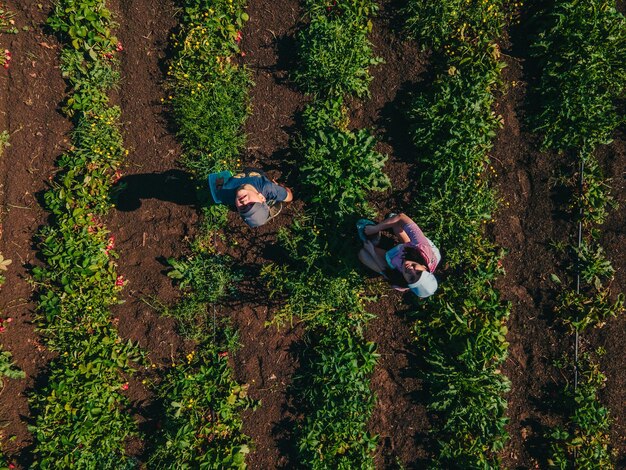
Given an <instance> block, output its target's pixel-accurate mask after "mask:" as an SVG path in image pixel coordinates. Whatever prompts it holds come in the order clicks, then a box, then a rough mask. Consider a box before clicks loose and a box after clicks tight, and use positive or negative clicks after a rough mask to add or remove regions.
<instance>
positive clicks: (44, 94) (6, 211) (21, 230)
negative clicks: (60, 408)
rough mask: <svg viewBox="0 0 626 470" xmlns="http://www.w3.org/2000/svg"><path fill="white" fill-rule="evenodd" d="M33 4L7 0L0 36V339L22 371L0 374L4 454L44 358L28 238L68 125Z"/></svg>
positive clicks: (16, 446) (18, 438) (51, 49)
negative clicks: (9, 29)
mask: <svg viewBox="0 0 626 470" xmlns="http://www.w3.org/2000/svg"><path fill="white" fill-rule="evenodd" d="M40 4H41V2H37V1H34V0H33V1H31V0H24V1H20V2H8V4H7V9H8V10H9V11H12V12H14V13H15V18H14V20H15V23H16V26H17V27H18V28H19V29H20V32H19V33H18V34H16V35H9V34H3V35H1V36H0V44H1V45H2V48H7V49H9V50H10V51H11V53H12V55H13V60H12V62H11V66H10V68H9V69H8V70H4V69H3V70H2V72H1V73H0V94H1V96H0V110H1V111H2V113H1V122H2V128H1V129H0V130H5V129H6V130H8V131H9V133H10V144H11V147H9V148H8V149H6V150H5V151H4V153H3V155H2V156H1V157H0V182H1V183H0V184H1V185H2V186H1V188H0V211H1V212H0V224H2V225H1V230H0V252H1V253H2V254H3V255H4V256H5V258H9V259H11V260H13V263H12V264H11V265H10V266H9V270H8V271H7V273H6V283H5V285H4V286H3V287H2V288H0V312H1V313H2V317H3V318H12V319H13V321H12V322H11V323H8V324H7V325H8V326H7V329H6V331H5V332H3V333H1V336H0V340H1V342H2V345H3V347H4V349H5V350H7V351H10V352H11V353H12V354H13V360H14V361H15V362H16V364H17V365H18V366H19V367H20V368H21V369H22V370H24V372H25V373H26V378H25V379H23V380H11V379H5V380H4V387H3V388H2V394H1V396H0V400H1V403H2V405H1V406H0V422H1V423H2V426H3V429H2V438H1V441H2V450H3V451H5V452H6V453H7V454H9V455H11V454H16V453H18V452H19V451H21V450H22V449H24V448H25V447H26V446H27V445H28V444H29V443H30V435H29V433H28V431H27V424H28V416H29V410H28V402H27V399H26V392H27V391H28V390H30V389H31V388H32V387H36V386H37V385H38V384H37V382H36V380H37V378H38V374H39V373H40V372H41V371H42V370H43V367H44V366H45V364H46V362H47V361H48V360H49V358H50V357H49V354H48V353H47V352H46V350H45V348H43V347H42V346H41V345H40V343H39V338H38V335H37V334H36V333H35V325H34V323H33V321H34V309H35V303H34V302H33V300H32V289H31V286H30V284H29V279H30V274H29V273H30V269H31V268H32V267H33V266H35V265H38V264H40V262H39V260H38V259H37V250H36V248H34V247H33V237H34V234H35V233H36V231H37V229H38V228H39V227H40V226H41V225H42V224H45V223H46V218H47V214H46V213H45V211H44V210H43V208H42V205H41V202H42V201H41V195H42V191H44V190H45V189H46V182H47V179H48V177H50V176H51V175H52V174H53V172H54V162H55V160H56V157H57V156H58V155H59V154H60V153H62V152H63V150H64V149H65V148H66V147H67V145H68V142H69V139H68V137H67V132H68V130H69V129H70V124H69V123H68V122H67V120H66V119H64V118H63V117H62V116H61V115H60V114H59V112H58V107H59V101H60V99H61V98H62V97H63V95H64V90H65V83H64V81H63V79H62V77H61V74H60V71H59V68H58V54H59V47H58V43H57V42H56V41H55V39H54V38H52V37H50V36H48V35H47V34H46V32H45V31H44V26H43V25H44V22H45V19H46V18H47V16H48V13H49V10H50V8H51V6H50V5H49V4H45V5H43V6H41V8H40ZM22 27H28V31H22V30H21V29H22Z"/></svg>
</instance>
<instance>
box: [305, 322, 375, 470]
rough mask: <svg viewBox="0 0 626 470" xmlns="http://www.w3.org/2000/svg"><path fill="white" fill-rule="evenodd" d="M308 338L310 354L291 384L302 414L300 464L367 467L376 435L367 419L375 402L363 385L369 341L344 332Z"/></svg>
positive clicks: (371, 357) (370, 361) (368, 371)
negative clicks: (368, 426)
mask: <svg viewBox="0 0 626 470" xmlns="http://www.w3.org/2000/svg"><path fill="white" fill-rule="evenodd" d="M309 341H310V342H311V343H312V344H311V345H310V346H309V349H310V350H311V354H309V355H307V357H306V358H305V359H304V364H303V366H302V368H301V369H300V370H299V371H298V372H297V373H296V375H295V377H294V385H293V388H294V390H295V391H297V394H298V398H297V400H298V403H299V404H300V407H299V409H301V410H302V411H303V413H304V415H305V418H304V421H303V422H302V423H301V425H300V427H299V429H298V437H297V439H298V452H299V454H300V462H301V463H302V464H304V465H305V466H306V467H308V468H328V469H330V468H360V469H373V468H374V462H373V452H374V450H375V449H376V442H377V436H373V435H372V434H370V433H369V432H368V430H367V422H368V420H369V417H370V416H371V413H372V409H373V407H374V401H375V397H374V395H373V394H372V392H371V390H370V388H369V384H370V378H371V375H372V373H373V371H374V367H375V366H376V361H377V358H378V354H377V353H376V348H375V345H374V343H371V342H366V341H364V340H363V338H362V337H360V336H359V335H354V334H352V333H350V332H348V331H346V330H335V331H329V332H328V333H326V334H323V335H322V336H321V337H320V338H316V337H315V335H311V337H310V338H309Z"/></svg>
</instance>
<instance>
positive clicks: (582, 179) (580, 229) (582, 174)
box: [574, 155, 585, 393]
mask: <svg viewBox="0 0 626 470" xmlns="http://www.w3.org/2000/svg"><path fill="white" fill-rule="evenodd" d="M584 182H585V159H584V157H583V156H582V155H581V158H580V191H581V194H582V191H583V185H584ZM582 216H583V207H582V205H581V206H580V208H579V214H578V252H577V254H576V294H580V247H581V246H582V239H583V220H582V219H583V218H582ZM576 317H577V318H576V321H578V314H577V315H576ZM579 345H580V336H579V334H578V328H576V332H575V333H574V393H576V390H577V388H578V349H579Z"/></svg>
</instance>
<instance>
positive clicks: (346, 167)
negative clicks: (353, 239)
mask: <svg viewBox="0 0 626 470" xmlns="http://www.w3.org/2000/svg"><path fill="white" fill-rule="evenodd" d="M375 144H376V141H375V139H374V137H373V136H372V135H371V134H370V133H369V132H368V131H367V130H363V129H362V130H359V131H357V132H350V131H347V132H341V131H338V130H334V129H329V130H328V131H318V133H317V134H316V135H310V136H308V137H307V139H306V142H305V143H304V145H303V146H304V149H305V150H304V152H305V154H304V162H303V164H302V166H301V167H300V172H301V174H302V185H303V186H304V188H305V191H306V194H307V195H308V198H309V199H310V200H311V202H312V203H316V204H318V206H319V212H320V213H321V214H322V218H326V219H328V218H334V219H335V220H342V219H343V218H344V217H346V216H347V215H350V214H354V213H359V212H361V213H371V212H372V210H371V209H370V208H369V206H368V205H367V194H368V193H369V192H370V191H383V190H385V189H387V188H389V187H390V185H391V182H390V181H389V177H388V176H387V175H386V174H385V173H384V172H383V167H384V164H385V161H386V160H387V156H384V155H382V154H380V153H378V152H377V151H376V150H374V146H375Z"/></svg>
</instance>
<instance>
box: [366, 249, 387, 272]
mask: <svg viewBox="0 0 626 470" xmlns="http://www.w3.org/2000/svg"><path fill="white" fill-rule="evenodd" d="M375 251H376V256H377V258H378V260H376V259H374V257H373V256H372V254H371V253H370V252H368V251H367V250H366V249H365V248H361V250H360V251H359V261H360V262H361V263H363V264H364V265H365V266H367V267H368V268H370V269H371V270H372V271H375V272H377V273H378V274H383V272H384V270H385V267H386V261H385V250H383V249H381V248H375Z"/></svg>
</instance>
